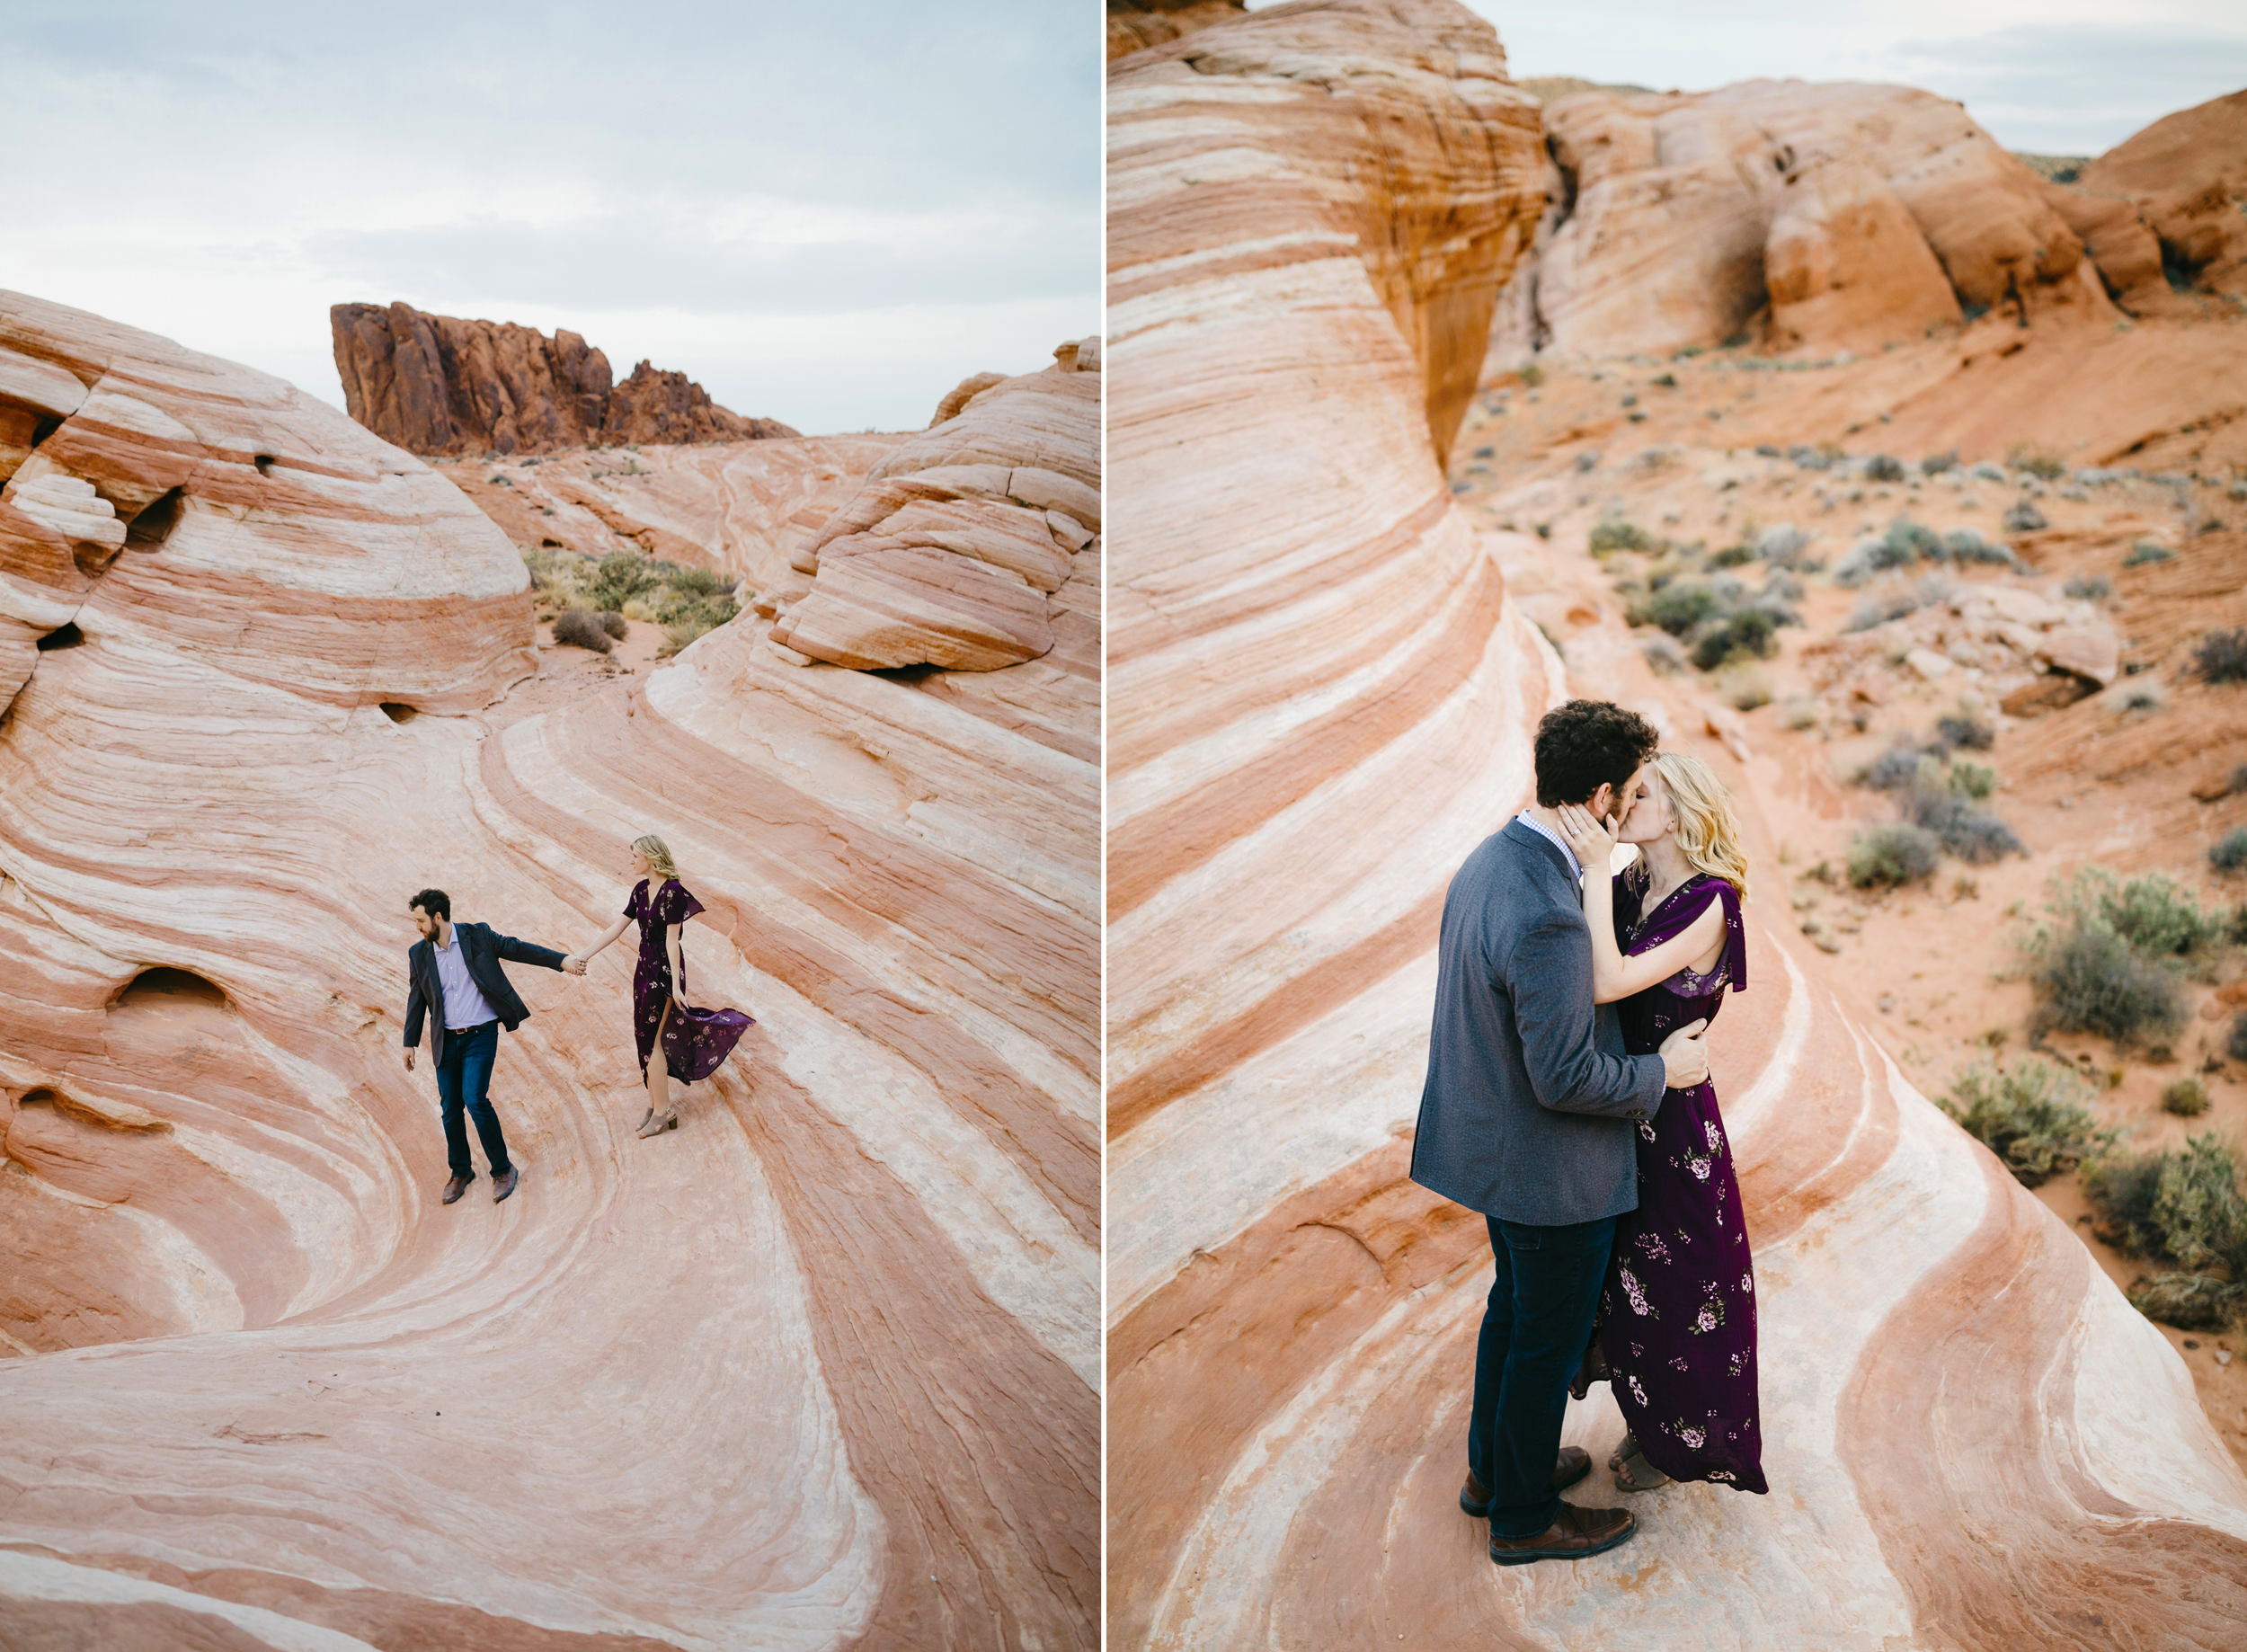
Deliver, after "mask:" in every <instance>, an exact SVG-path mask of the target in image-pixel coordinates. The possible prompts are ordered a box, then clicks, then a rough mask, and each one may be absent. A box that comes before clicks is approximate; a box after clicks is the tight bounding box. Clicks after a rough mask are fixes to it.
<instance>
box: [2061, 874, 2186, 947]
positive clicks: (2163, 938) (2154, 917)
mask: <svg viewBox="0 0 2247 1652" xmlns="http://www.w3.org/2000/svg"><path fill="white" fill-rule="evenodd" d="M2061 907H2062V910H2066V911H2069V912H2071V913H2073V914H2074V915H2075V917H2076V919H2077V920H2078V921H2079V922H2088V923H2091V924H2093V925H2095V926H2096V927H2098V928H2102V929H2106V930H2109V931H2110V932H2111V933H2113V934H2115V935H2118V936H2120V937H2122V939H2123V940H2125V941H2127V943H2128V944H2129V945H2130V946H2133V947H2135V948H2136V949H2137V950H2138V951H2139V952H2141V953H2144V954H2145V955H2146V956H2148V957H2154V958H2174V957H2182V956H2184V955H2187V954H2189V953H2193V952H2198V951H2199V950H2201V949H2202V948H2204V947H2206V946H2210V945H2212V944H2213V943H2215V942H2216V941H2217V940H2218V939H2220V938H2221V937H2222V936H2223V932H2224V919H2223V915H2222V914H2221V913H2218V912H2204V911H2202V910H2200V903H2199V901H2198V900H2196V899H2195V898H2194V897H2193V893H2192V892H2191V891H2190V890H2189V889H2187V888H2186V887H2185V886H2184V885H2183V884H2180V883H2178V882H2176V881H2175V880H2174V879H2173V878H2170V877H2167V876H2164V875H2163V874H2161V873H2159V872H2149V873H2148V874H2146V875H2145V876H2144V877H2134V878H2132V879H2130V880H2129V882H2127V883H2117V882H2116V881H2115V878H2114V875H2113V874H2111V873H2109V872H2107V871H2105V870H2104V869H2103V868H2100V867H2091V868H2087V869H2086V870H2085V871H2083V872H2082V873H2080V874H2078V875H2077V876H2076V878H2075V881H2074V884H2071V885H2070V886H2069V887H2068V889H2067V890H2066V892H2065V893H2064V895H2063V896H2062V898H2061Z"/></svg>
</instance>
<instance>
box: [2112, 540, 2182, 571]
mask: <svg viewBox="0 0 2247 1652" xmlns="http://www.w3.org/2000/svg"><path fill="white" fill-rule="evenodd" d="M2176 555H2177V554H2176V553H2175V552H2174V551H2172V550H2170V549H2168V548H2167V547H2166V546H2159V545H2155V544H2154V542H2153V541H2152V540H2151V539H2140V540H2139V541H2138V542H2137V543H2136V545H2134V546H2131V547H2130V554H2129V555H2127V556H2125V557H2124V558H2123V559H2122V565H2123V566H2124V567H2126V568H2136V567H2139V566H2141V565H2142V564H2145V563H2149V562H2170V561H2173V560H2174V559H2175V557H2176Z"/></svg>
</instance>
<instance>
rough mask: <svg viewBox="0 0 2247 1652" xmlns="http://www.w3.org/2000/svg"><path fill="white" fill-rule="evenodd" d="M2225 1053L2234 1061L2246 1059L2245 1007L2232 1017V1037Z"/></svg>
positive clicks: (2246, 1024) (2246, 1023)
mask: <svg viewBox="0 0 2247 1652" xmlns="http://www.w3.org/2000/svg"><path fill="white" fill-rule="evenodd" d="M2225 1054H2227V1055H2229V1056H2230V1057H2231V1058H2232V1060H2234V1061H2247V1009H2243V1010H2241V1011H2240V1012H2239V1013H2238V1014H2237V1015H2235V1016H2234V1017H2232V1038H2231V1043H2230V1044H2226V1045H2225Z"/></svg>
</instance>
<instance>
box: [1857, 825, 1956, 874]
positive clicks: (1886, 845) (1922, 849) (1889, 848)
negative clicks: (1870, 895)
mask: <svg viewBox="0 0 2247 1652" xmlns="http://www.w3.org/2000/svg"><path fill="white" fill-rule="evenodd" d="M1935 858H1936V843H1935V839H1934V836H1933V834H1932V833H1931V832H1925V831H1922V830H1920V829H1919V828H1918V827H1916V826H1913V825H1908V824H1905V823H1904V822H1896V823H1894V824H1891V825H1887V826H1876V827H1874V828H1873V829H1872V830H1870V831H1866V832H1860V833H1858V834H1857V836H1856V837H1854V838H1852V839H1850V845H1849V883H1850V887H1852V889H1878V888H1879V887H1881V886H1882V885H1884V884H1893V885H1895V886H1896V887H1898V888H1901V887H1902V886H1904V885H1905V884H1913V883H1916V882H1918V881H1919V880H1920V879H1921V878H1923V877H1926V876H1928V875H1930V874H1932V872H1933V871H1934V869H1935Z"/></svg>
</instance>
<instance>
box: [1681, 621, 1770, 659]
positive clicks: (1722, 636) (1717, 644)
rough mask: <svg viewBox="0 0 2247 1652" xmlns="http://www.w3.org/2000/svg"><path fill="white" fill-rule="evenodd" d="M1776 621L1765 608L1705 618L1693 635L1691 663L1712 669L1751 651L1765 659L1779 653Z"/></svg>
mask: <svg viewBox="0 0 2247 1652" xmlns="http://www.w3.org/2000/svg"><path fill="white" fill-rule="evenodd" d="M1778 629H1779V621H1778V620H1777V619H1776V618H1775V617H1773V616H1772V614H1771V612H1770V611H1769V610H1768V609H1765V608H1742V609H1740V610H1739V611H1738V612H1737V613H1735V614H1731V615H1728V616H1727V617H1724V618H1721V619H1713V620H1710V621H1706V622H1704V623H1703V625H1702V626H1701V627H1700V628H1699V629H1697V630H1696V632H1695V633H1694V636H1693V652H1692V661H1693V664H1694V665H1695V666H1696V667H1698V668H1699V669H1700V670H1701V671H1715V670H1716V669H1717V668H1718V667H1719V666H1721V665H1725V664H1727V663H1728V662H1731V661H1732V660H1734V659H1736V658H1741V657H1745V656H1746V655H1750V654H1753V655H1754V656H1755V657H1756V658H1757V659H1760V660H1768V659H1770V658H1771V656H1772V655H1773V654H1775V653H1778V652H1779V642H1778V639H1777V637H1776V635H1774V633H1776V632H1777V630H1778Z"/></svg>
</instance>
